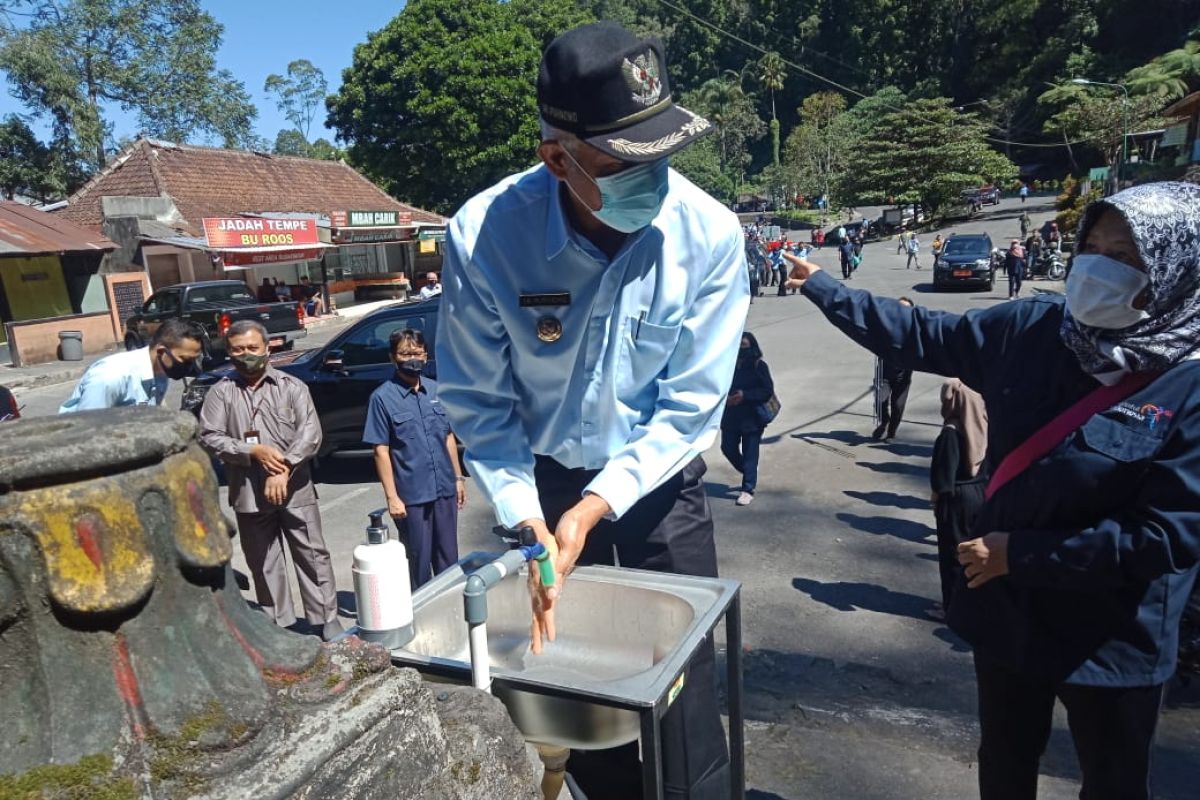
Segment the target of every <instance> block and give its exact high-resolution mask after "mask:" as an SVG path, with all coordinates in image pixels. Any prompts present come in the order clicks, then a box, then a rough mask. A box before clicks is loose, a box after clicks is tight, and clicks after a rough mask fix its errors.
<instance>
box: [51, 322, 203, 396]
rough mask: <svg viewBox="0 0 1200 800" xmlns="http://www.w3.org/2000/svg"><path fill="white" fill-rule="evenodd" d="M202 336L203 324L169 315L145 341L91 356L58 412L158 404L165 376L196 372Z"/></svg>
mask: <svg viewBox="0 0 1200 800" xmlns="http://www.w3.org/2000/svg"><path fill="white" fill-rule="evenodd" d="M205 339H206V336H205V334H204V329H203V328H201V327H200V326H199V325H198V324H197V323H195V322H189V321H188V320H182V319H169V320H167V321H166V322H164V323H162V324H161V325H159V326H158V329H157V330H156V331H154V335H153V336H152V337H151V338H150V344H149V346H147V347H139V348H138V349H136V350H126V351H124V352H121V353H113V354H112V355H110V356H105V357H104V358H101V359H99V360H97V361H95V362H93V363H92V365H91V366H89V367H88V368H87V371H86V372H84V373H83V377H82V378H80V379H79V383H78V384H76V385H75V389H74V391H72V392H71V396H70V397H68V398H67V400H66V402H64V403H63V404H62V405H61V406H60V407H59V409H58V413H60V414H69V413H71V412H74V411H90V410H92V409H98V408H116V407H117V406H159V405H162V401H163V397H165V396H166V394H167V385H168V381H179V380H183V379H184V378H190V377H193V376H195V375H199V374H200V359H201V358H202V357H203V355H204V341H205Z"/></svg>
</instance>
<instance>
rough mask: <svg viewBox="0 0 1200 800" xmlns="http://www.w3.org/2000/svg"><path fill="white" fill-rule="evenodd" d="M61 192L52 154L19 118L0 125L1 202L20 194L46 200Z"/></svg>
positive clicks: (59, 179) (11, 116) (60, 178)
mask: <svg viewBox="0 0 1200 800" xmlns="http://www.w3.org/2000/svg"><path fill="white" fill-rule="evenodd" d="M64 188H65V187H64V185H63V181H62V176H61V174H59V171H58V170H56V169H55V164H54V153H53V151H52V150H51V149H50V148H49V147H47V146H46V145H44V144H42V143H41V142H40V141H38V138H37V136H35V135H34V133H33V131H32V130H30V128H29V126H28V125H26V124H25V123H24V122H23V121H22V120H21V118H20V117H18V116H16V115H15V114H9V115H8V116H7V117H6V118H5V119H4V122H3V123H0V191H2V192H3V193H4V198H5V199H7V200H12V199H13V197H14V196H15V195H16V194H17V193H22V194H28V195H30V196H32V197H36V198H37V199H39V200H46V199H48V198H49V197H51V196H53V195H58V194H61V193H62V192H63V190H64Z"/></svg>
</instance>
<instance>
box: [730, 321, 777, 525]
mask: <svg viewBox="0 0 1200 800" xmlns="http://www.w3.org/2000/svg"><path fill="white" fill-rule="evenodd" d="M774 394H775V382H774V381H773V380H772V379H771V370H770V369H769V368H768V367H767V362H766V361H764V360H763V353H762V348H760V347H759V346H758V339H756V338H755V337H754V334H752V333H750V332H746V333H743V334H742V343H741V347H740V348H739V349H738V359H737V366H736V367H734V370H733V383H732V384H731V385H730V387H729V398H728V399H727V400H726V401H725V412H724V414H722V415H721V453H722V454H724V456H725V458H727V459H729V463H730V464H731V465H732V466H733V468H734V469H736V470H737V471H738V472H740V473H741V474H742V485H741V488H740V489H739V490H738V498H737V501H736V502H737V505H739V506H748V505H750V503H751V502H752V501H753V500H754V489H755V487H757V486H758V450H759V445H760V444H761V443H762V435H763V431H764V430H766V427H767V426H766V423H764V422H763V421H762V418H761V417H760V416H759V412H758V407H759V406H761V405H762V404H763V403H765V402H767V401H768V400H770V399H771V397H772V396H773V395H774Z"/></svg>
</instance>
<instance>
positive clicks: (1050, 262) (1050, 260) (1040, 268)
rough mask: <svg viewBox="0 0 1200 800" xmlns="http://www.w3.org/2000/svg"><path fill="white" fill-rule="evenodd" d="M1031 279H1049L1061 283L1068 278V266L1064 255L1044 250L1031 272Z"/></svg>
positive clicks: (1055, 251)
mask: <svg viewBox="0 0 1200 800" xmlns="http://www.w3.org/2000/svg"><path fill="white" fill-rule="evenodd" d="M1029 277H1030V278H1049V279H1050V280H1052V281H1061V280H1062V279H1063V278H1065V277H1067V265H1066V261H1065V260H1064V259H1063V255H1062V253H1061V252H1059V251H1058V250H1049V249H1045V248H1043V249H1042V251H1041V252H1040V253H1039V254H1038V257H1037V259H1036V260H1034V262H1033V267H1032V268H1031V269H1030V270H1029Z"/></svg>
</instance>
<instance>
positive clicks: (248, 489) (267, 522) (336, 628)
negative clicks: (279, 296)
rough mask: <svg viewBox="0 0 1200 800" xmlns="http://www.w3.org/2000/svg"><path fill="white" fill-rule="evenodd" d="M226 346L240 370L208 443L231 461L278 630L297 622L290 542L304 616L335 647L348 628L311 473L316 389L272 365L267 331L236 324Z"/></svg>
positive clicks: (206, 423)
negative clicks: (340, 611) (341, 617)
mask: <svg viewBox="0 0 1200 800" xmlns="http://www.w3.org/2000/svg"><path fill="white" fill-rule="evenodd" d="M226 342H227V347H228V352H229V357H230V360H231V361H233V365H234V367H235V369H236V370H237V373H236V375H235V376H234V377H230V378H225V379H223V380H221V381H220V382H218V383H217V384H216V385H215V386H213V388H212V389H211V390H210V391H209V393H208V396H207V397H206V398H205V400H204V406H203V408H201V410H200V444H201V445H202V446H203V447H204V449H205V450H207V451H208V452H209V453H210V454H212V455H213V456H214V457H216V458H219V459H221V461H222V462H223V463H224V464H225V471H226V476H227V478H228V483H229V505H230V506H231V507H232V508H233V510H234V512H235V513H236V514H237V520H238V532H239V534H240V536H241V540H242V552H243V553H245V555H246V563H247V564H248V566H249V567H250V575H251V577H252V579H253V581H254V591H255V594H256V596H257V600H258V603H259V605H261V606H262V607H263V610H264V611H265V612H266V613H267V614H268V615H270V616H271V618H272V619H274V620H275V623H276V624H277V625H280V626H283V627H287V626H289V625H292V624H293V623H294V622H295V621H296V616H295V611H294V605H293V603H292V593H291V589H290V587H289V581H288V574H287V562H286V561H285V559H284V555H283V542H284V540H286V541H287V544H288V548H289V549H290V550H291V553H292V561H293V562H295V565H296V572H297V577H298V579H299V582H300V599H301V600H302V601H303V603H304V614H305V617H307V619H308V622H309V623H310V624H312V625H314V626H317V627H319V628H320V629H321V638H323V639H325V640H326V641H328V640H329V639H331V638H333V637H334V636H336V635H338V634H339V633H341V632H342V626H341V623H340V622H338V618H337V589H336V587H335V586H334V579H333V567H332V565H331V564H330V561H329V550H328V549H327V548H326V547H325V538H324V536H323V535H322V533H321V514H320V511H319V510H318V508H317V493H316V489H315V488H314V487H313V483H312V476H311V474H310V469H309V461H310V459H312V457H313V456H314V455H316V453H317V450H318V448H319V447H320V446H321V423H320V422H319V421H318V420H317V412H316V409H314V408H313V404H312V397H311V396H310V395H309V393H308V387H307V386H305V385H304V383H303V382H301V381H300V380H298V379H296V378H294V377H292V376H291V375H288V374H286V373H283V372H279V371H278V370H275V369H273V368H272V367H271V365H270V364H269V363H268V360H267V358H268V357H267V331H266V329H265V328H263V326H262V325H260V324H259V323H257V322H251V321H243V322H236V323H234V324H233V325H232V326H231V327H230V328H229V332H228V333H227V334H226Z"/></svg>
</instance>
